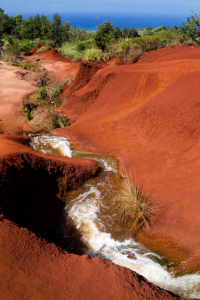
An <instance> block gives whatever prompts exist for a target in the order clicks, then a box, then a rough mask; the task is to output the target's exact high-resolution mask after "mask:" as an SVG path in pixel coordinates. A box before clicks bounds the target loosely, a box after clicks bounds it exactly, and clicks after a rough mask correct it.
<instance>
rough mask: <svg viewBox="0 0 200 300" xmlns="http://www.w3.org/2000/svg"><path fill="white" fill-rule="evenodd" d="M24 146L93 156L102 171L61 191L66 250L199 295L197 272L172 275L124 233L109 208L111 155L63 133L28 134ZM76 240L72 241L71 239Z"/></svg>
mask: <svg viewBox="0 0 200 300" xmlns="http://www.w3.org/2000/svg"><path fill="white" fill-rule="evenodd" d="M30 147H32V148H33V149H35V150H37V151H40V152H42V153H46V154H52V155H61V156H68V157H73V158H77V159H78V158H87V159H91V160H95V161H96V162H97V163H98V164H99V165H100V166H101V168H102V172H100V173H99V175H98V176H97V177H95V178H92V179H89V180H88V181H87V182H86V183H85V184H84V185H83V186H82V187H80V188H78V189H77V190H74V191H70V192H68V193H67V195H66V206H65V210H64V216H62V224H61V225H62V235H63V238H64V239H65V240H66V242H68V244H70V245H71V246H70V247H71V249H70V251H71V252H74V253H78V254H80V255H83V254H86V255H90V256H91V257H101V258H103V259H105V260H109V261H112V262H113V263H115V264H118V265H120V266H123V267H127V268H129V269H131V270H133V271H135V272H137V273H138V274H140V275H143V276H144V277H145V278H147V279H148V280H149V281H150V282H152V283H154V284H156V285H158V286H159V287H161V288H164V289H166V290H168V291H171V292H173V293H175V294H176V295H179V296H183V297H188V298H191V299H192V298H197V299H200V274H198V273H196V274H190V275H184V276H181V277H176V278H175V277H174V274H173V273H172V272H171V273H170V272H168V271H167V266H166V265H165V264H160V263H159V262H161V261H163V258H162V257H160V256H159V255H157V254H156V253H153V252H151V251H150V250H149V249H148V248H147V247H145V246H144V245H142V244H140V243H138V242H136V241H135V240H134V239H133V238H132V237H130V236H127V231H126V229H124V228H122V227H121V226H120V225H119V224H118V222H117V220H116V216H115V214H114V212H113V209H112V197H113V195H114V189H115V186H116V179H117V172H118V161H117V159H116V158H115V157H114V156H112V155H107V154H97V153H91V152H80V151H78V150H76V149H75V148H74V147H73V145H71V144H70V142H69V141H68V140H67V139H66V138H64V137H57V136H36V137H31V140H30ZM77 241H78V242H77Z"/></svg>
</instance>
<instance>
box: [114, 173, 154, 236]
mask: <svg viewBox="0 0 200 300" xmlns="http://www.w3.org/2000/svg"><path fill="white" fill-rule="evenodd" d="M129 177H130V179H129ZM129 177H128V174H127V172H126V173H125V177H124V181H123V184H122V186H121V187H118V188H117V193H116V196H115V199H114V202H113V205H114V206H113V208H114V211H115V212H116V215H117V217H118V218H119V221H120V223H121V224H122V225H123V226H127V228H128V232H131V233H132V234H133V235H134V234H136V233H137V232H138V231H139V230H140V229H142V228H145V227H148V226H150V222H151V219H152V217H153V216H154V212H153V211H152V209H151V205H152V202H151V201H150V197H149V196H148V195H147V194H143V193H142V190H141V189H140V188H137V187H136V186H135V185H134V184H133V181H132V177H131V173H130V176H129Z"/></svg>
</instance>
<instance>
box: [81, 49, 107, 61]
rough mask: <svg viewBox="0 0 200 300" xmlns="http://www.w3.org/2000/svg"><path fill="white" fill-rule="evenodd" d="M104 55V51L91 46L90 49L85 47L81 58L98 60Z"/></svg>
mask: <svg viewBox="0 0 200 300" xmlns="http://www.w3.org/2000/svg"><path fill="white" fill-rule="evenodd" d="M103 57H104V53H103V51H102V50H101V49H97V48H92V49H87V50H86V51H85V53H84V54H83V59H84V60H92V61H95V60H100V59H102V58H103Z"/></svg>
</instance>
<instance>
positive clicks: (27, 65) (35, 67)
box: [18, 61, 41, 72]
mask: <svg viewBox="0 0 200 300" xmlns="http://www.w3.org/2000/svg"><path fill="white" fill-rule="evenodd" d="M18 66H19V67H20V68H21V69H24V70H31V71H34V72H41V68H40V67H39V66H38V62H37V61H35V62H33V63H26V62H20V63H18Z"/></svg>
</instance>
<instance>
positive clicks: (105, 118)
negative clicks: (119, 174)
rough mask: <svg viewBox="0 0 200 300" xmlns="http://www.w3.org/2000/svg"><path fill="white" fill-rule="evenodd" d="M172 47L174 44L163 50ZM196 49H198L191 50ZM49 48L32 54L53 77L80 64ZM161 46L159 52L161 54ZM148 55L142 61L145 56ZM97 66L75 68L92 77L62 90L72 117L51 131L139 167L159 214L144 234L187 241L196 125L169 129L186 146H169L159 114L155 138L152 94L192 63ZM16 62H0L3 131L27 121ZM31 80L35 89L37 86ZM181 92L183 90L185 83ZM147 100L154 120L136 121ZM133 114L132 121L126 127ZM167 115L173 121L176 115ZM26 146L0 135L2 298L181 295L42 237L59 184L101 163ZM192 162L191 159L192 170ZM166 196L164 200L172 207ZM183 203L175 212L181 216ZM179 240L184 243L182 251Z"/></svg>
mask: <svg viewBox="0 0 200 300" xmlns="http://www.w3.org/2000/svg"><path fill="white" fill-rule="evenodd" d="M183 48H184V49H186V50H185V51H188V53H189V52H190V51H191V54H190V55H191V56H192V54H193V52H192V50H190V48H189V47H183ZM180 49H182V48H181V47H180ZM171 50H174V49H169V51H171ZM193 50H194V51H196V52H197V49H196V48H194V49H193ZM48 51H49V52H48ZM48 51H47V52H46V54H45V53H43V54H37V55H39V56H40V57H42V56H43V58H44V60H42V61H41V62H42V63H43V64H44V65H45V67H46V68H47V69H50V70H51V69H52V68H53V67H55V70H56V75H57V74H58V76H62V75H65V76H66V75H67V74H68V73H69V72H77V71H78V65H76V64H74V65H70V63H69V62H67V61H66V60H65V59H63V58H61V57H60V56H59V54H58V53H56V52H55V51H54V50H48ZM159 51H160V50H159ZM159 51H157V55H158V56H159V55H161V54H159V53H160V52H159ZM35 55H36V54H35ZM48 55H50V56H51V57H49V56H48ZM188 55H189V54H188ZM161 56H162V55H161ZM145 59H148V56H146V58H145ZM3 66H4V65H3ZM101 67H102V65H101V66H99V64H94V70H92V67H91V68H90V67H88V66H86V65H85V67H81V69H82V71H81V72H82V73H84V69H85V70H86V72H88V70H89V72H90V75H89V76H88V75H87V74H86V75H85V77H84V76H83V81H82V82H81V80H82V79H81V78H82V76H79V75H77V79H76V80H77V82H75V83H74V84H73V85H72V86H71V87H70V88H69V90H68V91H69V92H70V93H71V96H70V99H69V104H67V105H66V107H67V109H69V113H70V114H71V115H73V114H76V115H77V116H78V119H77V121H76V122H75V124H74V125H72V126H71V127H69V128H64V129H62V130H57V131H56V133H57V134H61V135H69V136H70V137H72V138H73V137H74V138H76V139H77V141H79V142H80V143H81V145H82V147H85V148H88V149H94V150H102V151H110V152H113V153H115V154H116V155H118V157H119V158H120V161H121V165H122V167H123V168H125V167H126V168H128V167H129V166H130V167H131V170H132V171H135V170H136V171H137V180H138V182H139V183H141V182H142V181H143V182H144V184H145V187H146V188H147V190H148V191H150V192H151V193H152V194H153V195H155V196H156V198H157V199H159V201H160V204H159V206H160V216H161V217H162V218H160V219H158V218H157V220H156V222H155V224H154V226H153V232H151V234H154V235H155V237H156V238H155V241H158V236H159V235H158V234H160V232H161V234H163V236H164V237H169V236H170V238H171V237H173V238H174V239H175V241H176V242H177V241H178V242H179V243H180V245H182V244H183V239H182V236H180V237H179V238H177V235H178V234H179V232H181V233H183V230H185V232H184V234H185V236H186V243H188V242H189V238H188V236H189V234H191V228H190V226H189V225H190V223H191V216H190V215H189V213H187V212H189V211H188V210H189V209H190V208H191V209H190V213H191V214H192V216H193V219H194V215H195V214H197V213H198V205H197V204H196V206H194V204H193V203H190V204H191V207H188V206H187V205H188V203H189V200H190V199H191V198H190V199H188V202H186V200H187V197H186V193H187V192H190V194H189V196H191V197H193V198H192V199H193V201H194V200H195V201H196V199H197V195H198V192H197V188H196V186H197V185H196V181H197V180H198V178H199V177H198V176H199V172H198V154H197V151H196V152H195V149H196V150H198V143H197V140H198V129H197V133H195V134H188V133H186V132H185V131H184V129H183V132H181V131H180V130H178V129H177V131H176V129H174V132H173V134H174V135H175V136H176V135H177V134H178V132H179V131H180V135H181V134H182V135H184V136H186V141H185V142H186V143H188V142H189V144H188V148H186V147H184V143H183V138H182V137H179V138H177V141H176V145H175V146H174V145H173V143H172V142H171V141H168V140H167V138H168V136H169V130H170V129H171V127H170V123H167V116H166V120H165V118H163V120H164V124H165V126H166V127H165V129H166V131H165V133H164V138H165V141H164V142H163V145H162V144H161V137H160V133H159V131H156V133H155V134H154V138H153V137H152V135H151V132H153V128H154V127H153V124H154V126H155V125H156V119H157V117H158V116H155V115H156V103H157V102H158V99H157V98H156V97H157V96H156V95H157V94H158V93H159V92H161V91H163V92H162V93H164V91H165V89H166V88H167V87H168V89H170V84H172V83H173V82H174V83H176V80H179V79H178V78H179V77H180V80H181V78H182V77H181V76H182V75H183V74H187V73H188V72H194V71H197V72H196V73H198V70H199V67H200V65H199V61H198V59H194V60H193V61H192V60H191V59H187V60H183V61H173V62H167V63H165V62H163V63H161V65H160V63H156V64H151V63H149V62H147V63H144V62H140V63H137V64H136V65H132V66H120V67H116V66H115V65H114V64H111V67H110V66H108V65H107V66H106V68H103V69H102V70H100V69H101ZM6 68H7V67H6ZM56 68H57V69H56ZM14 70H15V68H10V67H9V68H8V69H1V70H0V71H2V72H3V73H2V79H3V78H4V77H5V78H6V80H4V81H1V83H2V87H1V88H2V90H1V93H2V97H1V98H2V103H1V111H0V112H1V113H2V108H3V113H2V115H1V118H2V125H1V126H2V127H1V128H2V129H3V131H4V132H8V133H12V131H13V130H14V128H18V127H19V128H20V132H22V131H23V130H22V129H21V128H23V126H24V122H23V121H22V116H21V115H20V116H19V115H18V114H19V113H18V110H19V105H20V99H21V100H22V97H23V96H24V95H25V94H27V93H28V92H30V87H32V86H31V85H30V83H28V82H25V81H23V84H24V85H23V86H21V85H20V81H19V78H17V77H16V76H15V75H13V74H15V73H14ZM196 73H191V74H187V75H185V76H188V75H192V74H196ZM18 76H19V75H18ZM16 78H17V79H16ZM59 78H61V77H59ZM62 78H63V77H62ZM9 80H12V82H13V84H14V85H13V84H12V88H11V87H10V86H9V87H8V84H7V82H9ZM17 80H18V81H17ZM188 80H190V79H188ZM88 82H89V83H88ZM195 82H196V81H194V85H193V87H194V88H196V85H195ZM17 83H18V90H17V91H16V90H15V89H17ZM27 84H29V86H28V85H27ZM13 86H14V87H15V89H14V92H13V90H12V89H13ZM180 86H181V83H180ZM185 86H186V83H185V84H184V87H185ZM32 88H33V90H34V88H35V87H32ZM76 89H78V91H77V92H75V91H76ZM188 89H189V87H188ZM185 90H186V91H185V93H187V88H185ZM11 93H13V94H12V97H11ZM66 93H67V91H66ZM160 94H161V93H160ZM5 95H9V96H6V97H5ZM13 96H14V97H13ZM154 96H155V97H154ZM153 97H154V99H152V100H151V98H153ZM5 99H6V101H5ZM161 99H162V98H161ZM195 99H197V98H195ZM123 100H124V101H123ZM72 101H73V103H72ZM148 101H152V102H153V104H154V106H152V108H151V107H150V108H151V110H150V111H149V115H151V116H152V119H151V122H149V121H148V117H146V119H145V120H143V115H144V113H146V110H143V109H144V108H145V105H148ZM178 101H179V102H180V100H178ZM183 102H184V103H185V102H186V101H183ZM170 103H171V104H170V105H169V107H168V109H169V111H173V105H175V104H176V103H174V102H173V99H171V102H170ZM164 104H165V103H163V104H162V105H161V104H160V108H159V111H161V110H162V112H163V107H165V105H164ZM196 104H197V102H195V100H193V102H191V103H190V106H189V107H190V108H191V109H193V110H194V111H195V112H196V114H195V116H196V119H197V111H196V110H197V109H198V107H197V106H195V105H196ZM184 105H185V106H187V105H186V104H184ZM187 109H188V106H187ZM164 112H165V111H164ZM164 112H163V113H164ZM9 113H10V116H9ZM182 114H183V112H182V113H180V114H179V115H180V118H181V117H182ZM4 115H6V118H5V117H4ZM183 116H184V115H183ZM7 118H8V120H9V121H7ZM136 119H137V121H138V122H137V124H136V125H137V126H135V127H133V126H132V124H133V122H134V120H136ZM172 121H174V122H175V120H174V118H172ZM12 122H13V123H12ZM20 122H22V125H23V126H22V127H20V126H21V123H20ZM0 124H1V123H0ZM148 124H151V125H152V130H151V131H150V132H148V135H147V134H146V132H147V129H146V128H147V126H148ZM181 124H182V123H181V120H180V122H179V127H180V128H182V127H183V126H182V125H181ZM188 124H189V125H188ZM19 125H20V126H19ZM187 125H188V126H189V129H188V130H190V131H191V130H193V128H194V127H192V124H191V119H190V117H188V119H187ZM15 126H16V127H15ZM167 126H168V127H167ZM181 126H182V127H181ZM173 139H175V138H174V137H173ZM169 140H170V137H169ZM26 144H27V138H23V137H16V136H6V135H0V195H1V197H0V208H1V217H0V225H1V226H0V230H1V239H0V241H1V244H0V264H1V268H0V274H1V280H0V286H1V287H0V299H45V300H46V299H52V300H55V299H58V300H59V299H89V300H90V299H91V300H93V299H109V300H110V299H120V300H121V299H152V300H153V299H181V297H178V296H175V295H173V294H172V293H169V292H167V291H165V290H162V289H160V288H158V287H156V286H154V285H153V284H151V283H150V282H148V281H147V280H146V279H145V278H143V277H142V276H140V275H137V274H136V273H135V272H132V271H131V270H129V269H127V268H123V267H119V266H117V265H114V264H113V263H111V262H108V261H104V260H102V259H100V258H95V259H91V258H90V257H88V256H77V255H74V254H69V253H68V252H66V251H64V250H61V249H60V248H59V247H57V246H56V245H55V244H53V243H50V242H47V241H46V240H45V239H44V237H45V236H46V235H48V232H49V229H50V228H51V226H52V223H53V222H54V221H55V219H56V217H57V214H58V213H59V212H60V211H61V210H62V209H63V206H64V204H63V201H62V197H61V196H62V195H61V192H63V193H64V192H65V191H64V182H65V179H66V176H67V179H68V182H67V183H68V186H69V188H75V187H76V186H78V185H80V184H82V183H83V182H84V181H85V180H87V178H89V177H90V176H93V174H94V173H95V172H97V171H98V169H97V166H96V164H95V163H94V162H91V161H87V160H82V159H79V160H74V159H69V158H65V157H54V156H50V155H44V154H41V153H38V152H37V151H34V150H31V149H30V148H29V147H28V146H27V145H26ZM163 147H164V149H163ZM195 147H196V148H195ZM194 165H195V166H196V167H195V168H191V167H194ZM175 179H176V180H175ZM57 182H59V185H60V189H58V184H57ZM191 187H193V189H192V188H191ZM189 188H190V190H189ZM59 193H60V194H59ZM172 196H173V198H172ZM195 197H196V198H195ZM167 202H168V203H170V204H171V205H170V206H169V207H167ZM196 202H197V201H196ZM184 205H185V206H184ZM172 207H173V209H172ZM194 208H195V209H196V211H195V213H194V211H193V209H194ZM180 209H181V210H182V211H181V213H182V215H181V216H180V213H179V214H178V212H179V210H180ZM172 217H173V219H172ZM181 218H182V219H184V218H185V219H184V220H187V222H188V223H187V225H188V226H187V228H186V227H184V226H185V225H184V224H179V222H181V221H182V219H181ZM173 221H176V222H177V223H176V231H177V233H176V232H175V230H174V227H173V224H167V222H173ZM193 222H194V229H195V228H196V227H197V226H198V225H199V223H198V222H199V221H198V219H195V220H193ZM166 224H167V226H168V228H166ZM178 225H181V226H178ZM25 227H26V228H25ZM168 229H169V234H168V231H167V230H168ZM159 230H160V231H159ZM166 232H167V233H166ZM195 234H196V233H195V231H194V232H193V234H192V235H191V245H192V246H194V249H190V247H189V250H190V251H189V250H188V251H189V253H192V254H194V251H195V250H196V249H197V247H196V243H197V241H194V240H193V238H194V237H196V235H195ZM39 235H42V236H43V238H42V237H40V236H39ZM148 237H149V236H147V238H146V239H145V241H147V239H148ZM171 241H172V239H170V242H171ZM181 243H182V244H181ZM186 243H185V244H184V246H185V247H186V249H188V247H187V246H188V245H187V244H186ZM181 249H182V248H181Z"/></svg>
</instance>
